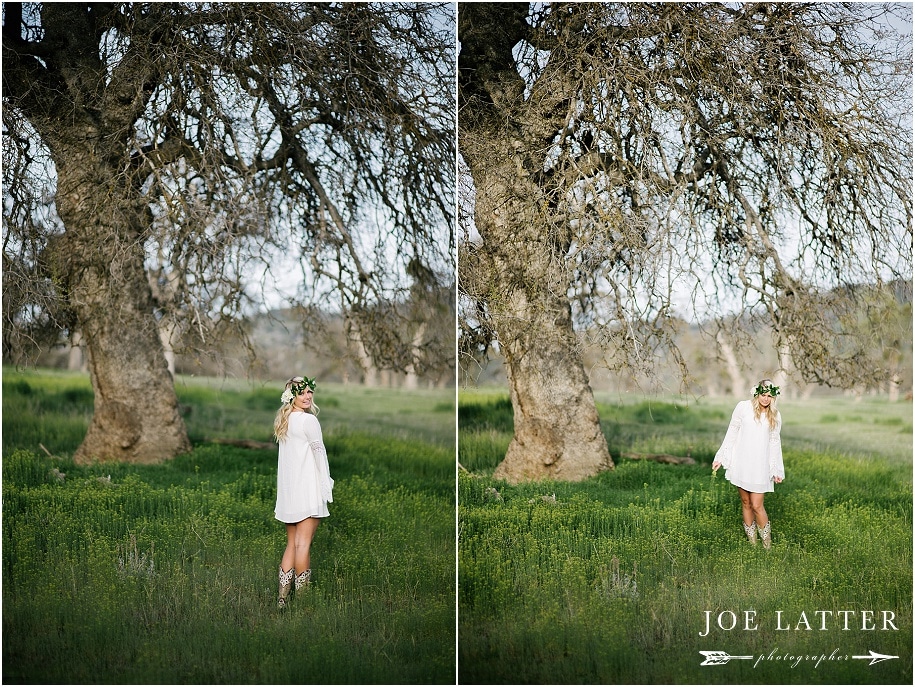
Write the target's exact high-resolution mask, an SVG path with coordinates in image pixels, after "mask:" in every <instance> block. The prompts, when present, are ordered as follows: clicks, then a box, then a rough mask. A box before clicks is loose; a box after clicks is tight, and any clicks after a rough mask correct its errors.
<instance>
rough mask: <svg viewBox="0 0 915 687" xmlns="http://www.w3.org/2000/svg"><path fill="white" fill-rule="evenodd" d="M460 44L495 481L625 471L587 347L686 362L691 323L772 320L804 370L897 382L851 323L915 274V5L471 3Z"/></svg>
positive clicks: (464, 349)
mask: <svg viewBox="0 0 915 687" xmlns="http://www.w3.org/2000/svg"><path fill="white" fill-rule="evenodd" d="M458 38H459V41H460V53H459V57H458V102H459V113H460V114H459V118H458V128H459V139H458V140H459V149H460V154H461V158H462V160H463V163H464V164H465V165H466V176H467V180H466V183H461V184H460V185H459V189H460V192H461V195H462V198H461V201H460V203H459V210H460V212H459V222H460V224H461V226H462V233H461V238H460V244H459V260H458V268H459V289H460V291H459V293H460V305H459V308H460V311H459V322H460V327H461V336H460V344H461V357H462V358H461V359H462V365H463V366H464V368H465V369H468V368H471V367H472V366H473V365H475V364H477V362H478V361H479V360H480V358H481V356H484V355H485V353H486V351H487V350H488V349H489V347H490V346H498V349H499V352H500V353H501V354H502V356H503V357H504V360H505V365H506V370H507V373H508V378H509V384H510V387H511V389H512V394H513V396H512V400H513V405H514V410H515V439H514V440H513V444H512V445H511V446H510V447H509V451H508V455H507V458H506V461H505V462H504V463H503V466H507V465H511V464H515V466H516V468H517V469H515V468H512V469H509V468H506V469H505V470H503V468H502V466H500V470H498V471H497V473H496V474H497V476H506V477H509V476H510V477H511V478H524V477H531V476H547V475H551V476H554V477H558V476H560V475H561V474H562V473H563V469H562V468H560V467H559V466H560V465H562V464H565V465H566V466H567V467H566V468H565V473H566V474H572V473H573V472H574V473H575V474H577V475H587V474H593V471H594V470H597V469H602V468H603V467H607V466H608V465H609V462H608V459H607V457H606V447H605V446H606V445H605V442H604V441H603V440H602V438H601V437H600V436H599V433H594V432H592V431H591V430H590V429H589V428H590V427H591V426H592V423H591V421H588V422H587V423H583V425H582V426H581V427H575V428H574V429H572V428H565V429H562V427H563V425H564V423H566V422H567V421H568V419H569V418H579V417H585V416H587V417H589V418H590V417H593V418H595V419H594V422H596V412H595V411H594V408H593V399H592V398H591V395H590V393H588V392H587V375H586V374H585V372H584V369H583V366H582V362H581V361H582V355H581V351H582V347H583V345H584V344H585V343H587V344H588V345H590V346H600V347H601V348H602V349H603V350H604V351H605V352H606V359H605V361H604V362H605V364H607V365H608V366H610V367H611V368H615V369H622V370H627V369H628V370H632V371H633V374H634V376H635V375H640V374H645V373H650V371H651V370H652V369H653V368H654V367H655V366H656V365H657V364H658V361H659V359H662V358H663V359H667V358H671V357H673V358H674V359H675V360H677V361H678V362H679V364H680V367H681V371H682V376H683V377H686V376H687V375H688V369H687V366H686V364H685V363H686V361H685V360H684V359H683V358H682V356H681V355H680V352H679V351H678V350H677V347H676V345H675V341H674V333H675V331H676V322H678V321H680V320H681V318H687V319H689V320H694V321H697V320H703V321H710V322H712V323H713V329H723V328H725V327H726V325H727V323H741V324H744V325H745V324H746V323H747V322H748V321H749V322H750V324H751V325H752V326H749V327H747V326H743V327H742V328H736V327H735V328H732V329H730V331H728V332H721V331H712V332H709V333H710V334H712V336H711V337H710V341H711V342H712V345H715V341H716V338H717V336H720V335H722V334H724V335H725V336H726V337H727V338H731V339H735V340H738V342H740V340H741V338H742V341H743V343H746V342H747V340H748V339H749V338H751V337H752V334H748V333H749V332H758V331H760V329H761V328H762V327H767V328H769V329H771V331H772V332H773V335H774V338H775V341H776V346H777V347H778V350H779V354H780V359H781V363H780V366H781V367H791V368H792V369H794V370H795V371H796V372H797V374H798V375H799V376H800V377H802V378H803V379H804V380H806V381H816V382H821V383H827V384H833V385H843V386H844V385H848V386H851V385H855V384H858V383H861V382H864V381H872V382H874V383H876V382H885V381H886V380H887V379H888V378H889V376H890V371H889V369H888V368H887V367H886V366H879V365H878V366H874V365H872V364H870V363H872V362H873V361H872V359H870V358H869V357H868V355H867V354H868V348H867V347H868V344H869V341H868V340H867V339H861V338H860V337H858V336H857V334H858V333H860V329H857V330H856V328H853V327H851V328H843V327H841V326H837V325H838V324H839V323H841V322H843V321H847V320H848V319H849V318H853V317H854V316H855V315H856V313H858V312H859V311H860V306H861V303H860V302H859V301H860V297H862V296H863V295H864V294H868V293H871V292H872V291H871V289H870V288H858V287H860V286H867V287H881V286H882V285H886V284H889V283H891V282H894V281H896V280H903V281H907V280H911V255H912V251H911V245H912V228H911V221H912V201H911V191H912V186H911V179H912V175H911V166H912V162H911V161H912V150H911V146H912V130H911V121H912V118H911V114H912V90H911V80H912V79H911V77H912V69H911V64H912V60H911V8H910V7H908V6H905V5H900V4H897V5H871V4H861V3H736V4H734V3H731V4H723V3H654V2H646V3H641V2H640V3H537V4H533V3H532V4H527V3H482V4H461V5H460V6H459V17H458ZM737 314H739V315H740V317H735V316H734V315H737ZM544 389H548V390H549V394H548V395H547V398H546V399H541V398H540V397H541V396H544ZM557 408H560V409H561V412H560V416H561V419H560V418H559V417H557V416H556V409H557ZM569 434H575V435H576V436H577V437H579V439H576V441H580V437H582V436H584V435H586V434H587V435H591V434H593V435H594V440H593V442H591V446H590V448H585V447H583V446H581V445H575V446H570V445H569V442H570V441H572V440H571V439H570V438H569V437H568V435H569ZM586 455H587V456H590V457H589V458H579V457H576V456H586ZM583 462H584V463H589V464H590V468H588V469H585V470H573V469H572V467H571V466H572V465H574V464H576V463H583ZM538 466H539V467H538ZM544 466H545V467H544Z"/></svg>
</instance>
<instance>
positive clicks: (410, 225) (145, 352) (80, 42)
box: [3, 3, 455, 462]
mask: <svg viewBox="0 0 915 687" xmlns="http://www.w3.org/2000/svg"><path fill="white" fill-rule="evenodd" d="M453 31H454V6H453V5H450V4H447V3H396V4H389V3H375V4H367V3H358V4H357V3H5V4H4V5H3V163H4V165H3V175H4V178H3V181H4V197H3V201H4V202H3V218H4V237H3V267H4V271H3V290H4V299H3V316H4V321H3V325H4V327H3V329H4V332H3V342H4V356H5V357H7V356H8V355H13V354H14V352H15V351H16V350H17V347H21V346H22V345H24V343H26V342H27V341H28V340H29V337H34V336H38V335H40V333H41V332H42V331H48V330H50V331H53V332H58V331H62V330H66V331H79V333H80V335H81V336H82V340H83V341H84V342H85V345H86V347H87V349H88V352H89V368H90V373H91V377H92V384H93V388H94V391H95V413H94V416H93V418H92V422H91V425H90V428H89V431H88V434H87V436H86V438H85V441H84V442H83V444H82V445H81V446H80V448H79V450H78V451H77V454H76V458H77V459H78V460H84V459H91V458H95V457H98V458H105V459H116V460H125V461H138V462H148V461H158V460H161V459H165V458H168V457H170V456H173V455H175V454H176V453H179V452H181V451H185V450H187V449H188V448H189V442H188V438H187V434H186V430H185V427H184V424H183V422H182V420H181V417H180V416H179V414H178V407H177V401H176V397H175V393H174V389H173V385H172V380H171V377H170V375H169V373H168V370H167V368H166V361H165V357H164V354H163V346H162V342H161V341H160V338H159V330H160V327H159V325H160V324H162V325H163V326H162V327H161V329H162V331H163V332H164V333H166V334H167V335H168V338H169V340H172V339H173V338H174V339H180V340H182V341H183V342H184V345H186V346H191V347H198V348H200V349H201V350H204V349H207V348H208V347H212V346H213V343H214V339H215V338H216V337H218V332H219V329H220V327H223V326H225V325H226V324H227V323H228V324H231V323H235V322H239V321H240V319H241V315H243V314H245V313H246V312H248V313H250V312H251V311H252V304H254V305H256V301H254V300H253V299H254V298H255V294H256V293H257V291H258V289H257V288H256V287H258V286H263V285H264V284H265V283H267V282H269V281H273V280H275V281H277V282H284V281H287V282H288V281H290V280H289V275H288V274H284V273H282V270H285V271H287V272H288V271H293V272H299V271H300V270H301V274H300V275H299V278H301V276H302V274H304V275H305V276H306V277H307V279H306V280H305V282H304V283H305V288H304V291H303V292H302V293H299V294H297V300H298V301H299V303H298V304H299V305H304V306H310V307H312V308H314V309H318V308H320V309H324V310H331V309H336V310H337V311H338V312H340V313H342V314H345V315H346V316H348V317H350V318H351V319H352V321H353V325H354V330H355V331H357V332H358V335H359V336H360V337H361V338H362V340H363V341H367V342H372V344H373V345H372V346H371V351H372V352H373V353H375V354H376V355H377V358H376V360H375V363H376V364H378V365H380V366H391V367H394V368H396V369H401V370H405V369H406V368H407V366H408V365H411V366H413V368H415V367H416V365H418V364H419V362H420V361H421V359H422V356H420V355H418V354H417V353H416V352H415V351H413V350H412V349H408V350H407V351H406V352H404V351H403V350H401V349H399V348H396V347H395V346H392V345H391V344H390V343H389V342H390V340H391V339H392V338H394V339H396V340H400V338H402V336H403V335H402V332H403V330H404V328H409V327H412V328H414V329H416V328H418V327H421V326H422V325H423V323H422V322H421V321H419V322H417V321H413V322H405V321H404V319H403V316H409V317H421V312H423V311H424V310H423V306H421V305H420V304H414V307H413V308H412V309H411V310H409V312H405V311H404V310H403V309H399V308H394V307H386V304H390V303H403V302H406V301H407V300H409V297H411V296H412V297H415V296H416V295H417V294H425V295H428V296H429V298H431V299H433V300H434V301H435V302H434V303H430V304H427V305H426V306H425V308H426V309H429V308H432V309H435V308H440V307H441V304H440V303H439V302H438V301H439V300H440V299H441V298H443V297H446V298H448V294H453V288H454V285H453V264H454V263H453V255H452V245H453V240H452V239H453V227H452V222H453V217H454V208H453V178H454V60H455V55H454V38H453ZM274 257H275V258H276V264H274V263H273V262H271V260H272V259H273V258H274ZM281 261H282V262H281ZM280 264H282V266H281V267H280ZM292 281H295V279H293V280H292ZM417 282H421V284H422V287H423V288H420V289H417ZM290 300H292V299H290ZM448 300H451V301H453V295H452V297H450V298H448ZM315 311H316V310H315ZM380 312H383V313H384V315H385V316H384V317H383V318H379V317H375V316H374V314H375V313H380ZM426 330H427V332H428V333H427V336H429V337H433V336H434V337H436V339H437V340H438V339H442V340H447V341H449V342H451V343H450V346H444V345H440V343H439V342H437V343H436V345H434V346H427V347H426V348H425V349H424V352H423V354H428V353H429V352H435V353H440V352H441V351H442V350H443V348H450V350H451V353H450V359H451V360H453V336H452V335H451V334H449V333H448V332H447V331H440V330H438V329H436V330H435V332H431V331H429V328H428V327H427V328H426ZM395 349H396V353H397V355H396V356H388V357H385V352H387V351H391V350H395ZM411 369H412V368H411ZM290 372H294V370H293V371H290Z"/></svg>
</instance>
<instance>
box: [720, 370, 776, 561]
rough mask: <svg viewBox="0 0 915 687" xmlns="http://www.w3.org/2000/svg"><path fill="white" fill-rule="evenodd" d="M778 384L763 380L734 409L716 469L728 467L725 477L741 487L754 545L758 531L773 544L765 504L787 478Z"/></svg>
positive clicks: (745, 519) (767, 544) (745, 523)
mask: <svg viewBox="0 0 915 687" xmlns="http://www.w3.org/2000/svg"><path fill="white" fill-rule="evenodd" d="M777 397H778V387H777V386H775V385H774V384H772V380H770V379H763V380H761V381H760V382H759V384H757V385H756V388H754V389H753V398H752V400H749V401H741V402H740V403H738V404H737V407H736V408H734V413H733V415H732V416H731V423H730V424H729V425H728V431H727V434H726V435H725V437H724V442H722V444H721V448H720V449H718V453H716V454H715V460H714V462H713V463H712V470H718V468H719V467H721V466H722V465H723V466H724V468H725V473H724V477H725V479H727V480H728V481H729V482H730V483H731V484H733V485H734V486H735V487H737V491H738V492H739V493H740V502H741V505H742V506H743V529H744V531H745V532H746V533H747V538H748V539H749V540H750V543H751V544H756V531H757V528H758V529H759V536H760V537H761V538H762V542H763V546H765V547H766V548H767V549H768V548H769V547H770V546H771V545H772V523H771V522H770V521H769V516H768V514H767V513H766V509H765V506H763V498H764V497H765V494H766V492H770V491H775V486H774V485H775V484H780V483H781V482H782V480H784V479H785V465H784V463H783V462H782V440H781V436H780V432H781V428H782V418H781V415H780V414H779V412H778V409H777V408H776V398H777Z"/></svg>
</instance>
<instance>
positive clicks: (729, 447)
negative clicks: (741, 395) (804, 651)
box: [714, 403, 743, 470]
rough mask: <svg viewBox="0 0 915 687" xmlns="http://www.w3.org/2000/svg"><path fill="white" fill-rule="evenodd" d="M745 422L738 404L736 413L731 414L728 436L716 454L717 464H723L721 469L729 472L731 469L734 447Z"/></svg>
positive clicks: (725, 436)
mask: <svg viewBox="0 0 915 687" xmlns="http://www.w3.org/2000/svg"><path fill="white" fill-rule="evenodd" d="M742 422H743V413H741V406H740V404H739V403H738V404H737V407H736V408H734V412H733V413H732V414H731V422H730V423H729V424H728V431H727V434H725V435H724V441H722V442H721V448H719V449H718V453H716V454H715V460H714V462H716V463H721V467H723V468H724V469H725V470H727V469H728V468H729V467H731V457H732V456H733V454H734V445H735V444H736V443H737V438H738V437H739V436H740V425H741V423H742Z"/></svg>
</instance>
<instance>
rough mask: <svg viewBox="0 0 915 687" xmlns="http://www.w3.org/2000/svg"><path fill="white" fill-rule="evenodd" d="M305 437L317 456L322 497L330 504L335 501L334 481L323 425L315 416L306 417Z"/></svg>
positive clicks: (316, 461)
mask: <svg viewBox="0 0 915 687" xmlns="http://www.w3.org/2000/svg"><path fill="white" fill-rule="evenodd" d="M305 435H306V436H307V437H308V445H309V446H310V447H311V450H312V452H313V453H314V455H315V463H317V466H318V474H319V479H320V481H321V496H322V497H323V498H324V500H325V501H327V502H328V503H332V502H333V500H334V497H333V489H334V480H333V478H332V477H331V476H330V465H329V464H328V462H327V450H326V449H325V448H324V436H323V434H322V433H321V423H320V422H318V418H316V417H315V416H314V415H306V422H305Z"/></svg>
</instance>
